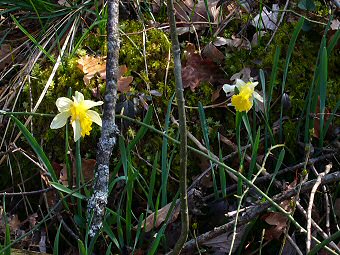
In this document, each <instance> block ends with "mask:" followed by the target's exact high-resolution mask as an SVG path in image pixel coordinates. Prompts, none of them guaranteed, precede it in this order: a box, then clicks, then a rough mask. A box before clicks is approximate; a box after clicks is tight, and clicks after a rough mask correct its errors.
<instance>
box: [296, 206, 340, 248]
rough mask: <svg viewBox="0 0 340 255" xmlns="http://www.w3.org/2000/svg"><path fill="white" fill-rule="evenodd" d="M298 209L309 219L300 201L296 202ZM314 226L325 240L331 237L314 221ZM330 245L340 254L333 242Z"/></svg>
mask: <svg viewBox="0 0 340 255" xmlns="http://www.w3.org/2000/svg"><path fill="white" fill-rule="evenodd" d="M296 208H297V209H298V210H299V211H300V213H301V214H302V215H303V216H304V217H305V218H306V219H307V212H306V211H305V209H303V207H302V206H301V205H300V202H299V201H296ZM312 225H313V227H314V228H315V229H316V230H317V231H318V232H319V234H320V235H321V236H322V237H323V238H324V239H327V238H328V237H329V236H328V235H327V234H326V233H325V231H323V230H322V228H321V227H320V226H319V225H318V224H317V223H316V222H315V221H314V220H313V219H312ZM329 245H330V246H331V247H332V248H333V249H334V250H336V251H337V252H338V253H340V248H339V247H338V246H337V245H336V244H335V243H334V242H333V241H332V242H330V243H329Z"/></svg>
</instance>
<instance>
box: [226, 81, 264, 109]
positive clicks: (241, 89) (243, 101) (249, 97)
mask: <svg viewBox="0 0 340 255" xmlns="http://www.w3.org/2000/svg"><path fill="white" fill-rule="evenodd" d="M257 84H258V82H253V81H252V79H250V81H249V82H247V83H246V82H244V81H242V80H240V79H236V84H235V85H229V84H224V85H223V90H224V92H225V93H226V94H227V95H229V94H230V93H232V92H234V93H235V92H236V93H235V94H234V95H233V96H232V97H231V105H232V106H234V107H235V109H236V111H238V112H244V111H245V112H248V111H249V110H250V109H251V108H252V107H253V102H254V100H255V99H256V100H258V101H260V102H263V98H262V97H261V96H260V94H259V93H257V92H256V91H255V87H256V86H257Z"/></svg>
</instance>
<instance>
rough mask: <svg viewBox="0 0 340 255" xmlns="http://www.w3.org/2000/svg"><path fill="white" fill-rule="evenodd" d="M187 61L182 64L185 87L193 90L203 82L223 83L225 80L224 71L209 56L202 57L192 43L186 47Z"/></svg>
mask: <svg viewBox="0 0 340 255" xmlns="http://www.w3.org/2000/svg"><path fill="white" fill-rule="evenodd" d="M185 54H186V62H185V63H184V64H183V65H182V66H183V67H182V79H183V86H184V88H190V89H191V91H193V92H194V91H195V89H196V88H197V87H198V86H199V85H200V83H201V82H209V83H217V82H218V83H221V84H223V83H224V82H225V77H224V74H223V72H221V71H220V70H219V67H218V66H217V65H216V64H215V63H214V61H212V60H211V59H209V58H202V57H201V56H200V55H199V53H198V52H196V50H195V46H194V45H193V44H191V43H188V44H187V47H186V49H185Z"/></svg>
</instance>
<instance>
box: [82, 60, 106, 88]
mask: <svg viewBox="0 0 340 255" xmlns="http://www.w3.org/2000/svg"><path fill="white" fill-rule="evenodd" d="M78 68H79V69H80V70H81V71H82V72H83V73H84V74H85V75H84V78H83V80H84V83H85V85H86V86H88V85H89V84H90V80H91V79H92V78H93V77H94V75H95V74H98V75H99V76H100V77H101V78H102V79H104V80H105V79H106V61H105V59H103V58H101V57H93V56H89V55H85V56H83V57H81V58H79V60H78Z"/></svg>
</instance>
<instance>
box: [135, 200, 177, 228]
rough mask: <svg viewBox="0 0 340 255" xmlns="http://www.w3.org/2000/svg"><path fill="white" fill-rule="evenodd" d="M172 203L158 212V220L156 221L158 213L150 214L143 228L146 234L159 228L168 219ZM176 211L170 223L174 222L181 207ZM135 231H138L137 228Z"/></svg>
mask: <svg viewBox="0 0 340 255" xmlns="http://www.w3.org/2000/svg"><path fill="white" fill-rule="evenodd" d="M170 207H171V203H169V204H167V205H166V206H164V207H163V208H161V209H159V210H158V212H157V218H156V220H155V216H156V213H152V214H150V215H149V216H148V217H147V218H146V219H145V221H144V222H143V223H144V224H143V225H142V228H144V230H145V232H149V231H150V230H152V229H153V228H158V227H159V226H160V225H161V224H162V223H163V222H164V221H165V219H166V216H167V215H168V212H169V210H170ZM174 210H175V211H174V212H173V214H172V218H171V220H170V223H172V222H174V221H175V220H176V219H177V217H178V215H179V212H180V207H179V206H176V208H175V209H174ZM134 229H137V226H134Z"/></svg>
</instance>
